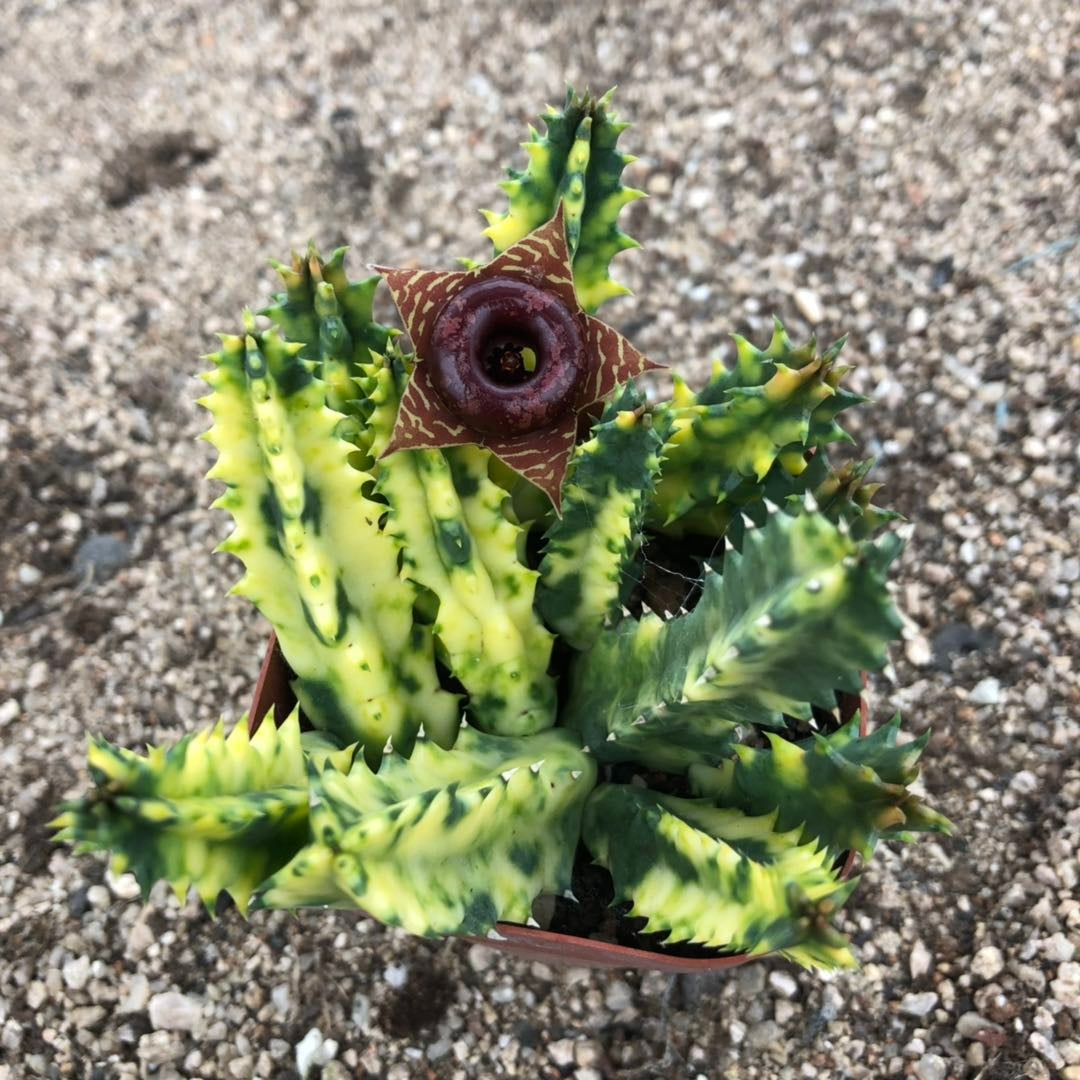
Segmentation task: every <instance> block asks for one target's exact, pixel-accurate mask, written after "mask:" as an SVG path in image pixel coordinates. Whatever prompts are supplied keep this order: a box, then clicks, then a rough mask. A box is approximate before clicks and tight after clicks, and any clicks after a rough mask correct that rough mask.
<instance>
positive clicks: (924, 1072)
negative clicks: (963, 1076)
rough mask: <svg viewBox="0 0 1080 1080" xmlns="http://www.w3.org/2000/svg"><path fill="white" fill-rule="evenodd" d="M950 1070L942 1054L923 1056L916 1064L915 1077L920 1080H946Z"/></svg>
mask: <svg viewBox="0 0 1080 1080" xmlns="http://www.w3.org/2000/svg"><path fill="white" fill-rule="evenodd" d="M948 1074H949V1069H948V1065H946V1063H945V1059H944V1058H943V1057H942V1056H941V1055H940V1054H923V1056H922V1057H921V1058H919V1060H918V1061H916V1062H915V1075H916V1076H917V1077H918V1078H919V1080H945V1077H946V1076H948Z"/></svg>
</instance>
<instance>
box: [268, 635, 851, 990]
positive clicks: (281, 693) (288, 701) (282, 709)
mask: <svg viewBox="0 0 1080 1080" xmlns="http://www.w3.org/2000/svg"><path fill="white" fill-rule="evenodd" d="M862 681H863V689H862V692H861V693H860V694H859V695H858V705H857V708H858V711H859V735H860V737H865V736H866V735H867V734H868V732H869V730H870V705H869V701H868V697H867V676H866V673H865V672H864V673H863V676H862ZM852 697H854V695H852ZM295 704H296V697H295V695H294V694H293V692H292V688H291V687H290V685H289V668H288V664H287V663H286V661H285V657H284V655H283V654H282V652H281V649H280V647H279V646H278V643H277V635H276V634H275V633H273V632H272V631H271V634H270V640H269V643H268V645H267V648H266V654H265V655H264V657H263V662H262V667H261V669H260V671H259V678H258V680H257V682H256V684H255V692H254V694H253V695H252V701H251V709H250V711H249V713H248V731H249V733H250V734H254V733H255V731H256V730H257V729H258V727H259V725H260V724H261V723H262V721H263V720H264V719H265V718H266V717H267V716H268V715H269V714H270V713H271V711H272V712H273V717H274V723H275V724H281V723H283V722H284V720H285V719H286V718H287V717H288V715H289V713H290V712H291V711H292V709H293V707H294V706H295ZM854 712H855V707H852V709H851V715H854ZM857 861H858V855H857V853H856V852H854V851H849V852H848V853H847V857H846V859H845V861H844V865H843V868H842V869H841V871H840V879H841V880H846V879H847V878H849V877H850V876H851V874H852V872H853V871H854V869H855V864H856V862H857ZM461 940H464V941H467V942H469V943H470V944H478V945H484V946H487V947H488V948H492V949H496V950H498V951H499V952H507V953H511V954H514V955H517V956H519V957H522V958H524V959H530V960H539V961H541V962H543V961H554V962H556V963H563V964H577V965H578V966H584V967H592V968H635V969H637V970H640V971H660V972H666V973H669V974H673V975H674V974H693V973H694V972H704V971H721V970H724V969H726V968H733V967H739V966H740V965H742V964H748V963H750V962H751V961H752V960H764V959H766V958H768V957H770V956H775V955H776V953H773V952H768V953H760V954H756V955H755V954H750V953H731V954H729V955H726V956H717V957H689V956H675V955H673V954H671V953H665V952H663V951H661V950H656V949H638V948H634V947H633V946H630V945H619V944H616V943H614V942H607V941H597V940H595V939H594V938H583V937H577V936H575V935H573V934H561V933H558V932H556V931H553V930H544V929H541V928H539V927H532V926H522V925H521V924H519V923H503V922H500V923H496V924H495V932H494V935H493V936H490V937H463V938H462V939H461Z"/></svg>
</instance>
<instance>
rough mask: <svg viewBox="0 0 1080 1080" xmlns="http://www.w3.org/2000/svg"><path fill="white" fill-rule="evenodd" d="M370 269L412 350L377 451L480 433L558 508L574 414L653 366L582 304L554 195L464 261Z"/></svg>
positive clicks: (477, 437)
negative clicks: (503, 243) (529, 228)
mask: <svg viewBox="0 0 1080 1080" xmlns="http://www.w3.org/2000/svg"><path fill="white" fill-rule="evenodd" d="M375 269H376V270H378V271H379V273H381V274H384V275H385V276H386V283H387V284H388V285H389V286H390V292H391V293H392V294H393V297H394V303H395V304H396V305H397V309H398V311H399V312H400V313H401V318H402V320H403V321H404V323H405V328H406V330H407V331H408V334H409V337H410V338H411V339H412V343H413V348H414V349H415V350H416V364H415V367H414V368H413V372H412V374H411V375H410V377H409V383H408V386H407V387H406V389H405V394H404V396H403V398H402V401H401V407H400V409H399V411H398V416H397V421H396V423H395V425H394V430H393V432H392V434H391V438H390V442H389V444H388V445H387V447H386V449H385V450H384V451H383V455H382V456H384V457H385V456H386V455H387V454H392V453H394V452H395V451H397V450H412V449H420V448H426V449H436V448H442V447H447V446H459V445H462V444H464V443H479V444H480V445H482V446H485V447H487V449H489V450H490V451H491V452H492V453H493V454H494V455H495V456H496V457H497V458H499V459H500V460H501V461H503V462H505V463H506V464H507V465H508V466H509V467H510V468H511V469H513V470H515V471H516V472H518V473H520V474H521V475H522V476H524V477H526V478H527V479H528V480H531V481H532V482H533V483H534V484H536V486H537V487H539V488H541V489H542V490H543V491H544V492H545V493H546V494H547V495H548V496H549V497H550V499H551V501H552V503H553V504H554V506H555V509H556V511H558V510H559V508H560V503H561V497H562V483H563V479H564V477H565V475H566V469H567V465H568V464H569V461H570V455H571V453H572V452H573V449H574V442H575V440H576V438H577V431H578V415H579V414H580V413H581V412H582V411H584V410H586V409H588V408H589V407H590V406H592V405H595V404H596V403H598V402H600V401H603V400H604V399H605V398H606V397H607V396H608V395H609V394H610V393H611V392H612V391H613V390H614V389H615V387H616V386H619V385H620V384H622V383H625V382H626V381H627V380H629V379H632V378H633V377H635V376H636V375H640V374H641V373H642V372H644V371H648V370H650V369H653V368H658V367H660V366H661V365H659V364H654V363H653V362H652V361H651V360H648V359H647V358H646V357H644V356H643V355H642V354H641V353H640V352H638V350H637V349H635V348H634V346H633V345H631V344H630V342H628V341H627V340H626V338H624V337H623V336H622V335H621V334H619V333H618V332H617V331H615V330H613V329H612V328H611V327H610V326H607V325H606V324H605V323H602V322H601V321H600V320H599V319H596V318H593V316H591V315H587V314H586V313H585V312H584V311H583V310H582V308H581V305H580V303H579V302H578V298H577V294H576V292H575V291H574V277H573V271H572V269H571V256H570V249H569V247H568V245H567V242H566V228H565V225H564V223H563V212H562V205H561V204H560V206H559V209H558V211H557V212H556V214H555V216H554V217H553V218H552V219H551V220H550V221H549V222H547V223H546V224H545V225H542V226H541V227H540V228H538V229H536V230H535V231H533V232H531V233H530V234H529V235H528V236H526V237H525V238H524V239H523V240H520V241H518V242H517V243H516V244H514V245H512V246H511V247H508V248H507V249H506V250H505V251H504V252H503V253H502V254H501V255H499V256H497V257H496V258H495V259H493V260H492V261H491V262H489V263H487V264H486V265H485V266H481V267H478V268H476V269H474V270H457V271H445V272H444V271H438V270H396V269H393V268H390V267H383V266H377V267H375Z"/></svg>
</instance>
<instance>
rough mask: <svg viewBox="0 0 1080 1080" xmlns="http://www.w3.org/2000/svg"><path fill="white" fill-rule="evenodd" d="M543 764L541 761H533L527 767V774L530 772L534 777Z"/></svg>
mask: <svg viewBox="0 0 1080 1080" xmlns="http://www.w3.org/2000/svg"><path fill="white" fill-rule="evenodd" d="M543 764H544V762H543V761H542V760H541V761H534V762H533V763H532V764H531V765H530V766H529V772H531V773H532V774H533V776H536V775H537V774H538V773H539V772H540V766H541V765H543Z"/></svg>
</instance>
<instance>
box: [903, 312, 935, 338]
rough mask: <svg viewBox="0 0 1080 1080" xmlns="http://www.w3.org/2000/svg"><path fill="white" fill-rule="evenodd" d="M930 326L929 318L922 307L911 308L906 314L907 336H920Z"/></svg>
mask: <svg viewBox="0 0 1080 1080" xmlns="http://www.w3.org/2000/svg"><path fill="white" fill-rule="evenodd" d="M929 324H930V316H929V315H927V313H926V308H924V307H913V308H912V309H911V310H910V311H909V312H908V317H907V332H908V333H909V334H921V333H922V332H923V331H924V330H925V329H926V328H927V326H928V325H929Z"/></svg>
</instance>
